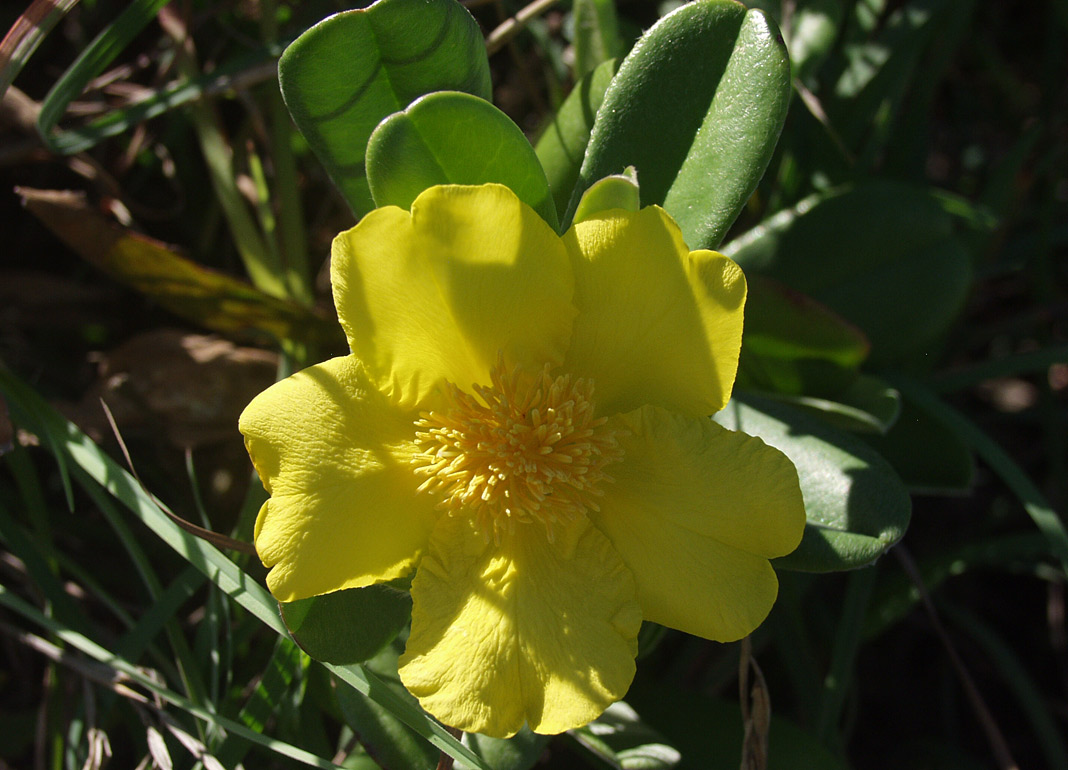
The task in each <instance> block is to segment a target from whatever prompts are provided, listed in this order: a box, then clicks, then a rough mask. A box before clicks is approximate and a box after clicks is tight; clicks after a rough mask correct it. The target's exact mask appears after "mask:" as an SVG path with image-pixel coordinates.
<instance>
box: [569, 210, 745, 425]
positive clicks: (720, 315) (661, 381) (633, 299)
mask: <svg viewBox="0 0 1068 770" xmlns="http://www.w3.org/2000/svg"><path fill="white" fill-rule="evenodd" d="M564 243H565V245H566V246H567V248H568V253H569V255H570V257H571V264H572V267H573V269H574V273H575V305H576V307H577V308H578V310H579V315H578V317H577V318H576V319H575V324H574V332H573V335H572V340H571V347H570V350H569V351H568V354H567V361H566V362H565V365H564V366H565V368H566V369H567V370H568V371H571V372H574V373H575V374H577V375H580V376H583V377H589V378H591V379H592V380H593V381H594V382H595V383H596V385H597V402H598V412H599V413H601V414H615V413H619V412H628V411H630V410H632V409H636V408H638V407H639V406H642V405H643V404H653V405H655V406H662V407H665V408H667V409H671V410H672V411H678V412H682V413H684V414H691V415H707V414H713V413H715V412H718V411H719V410H720V409H722V408H723V406H724V405H725V404H726V403H727V401H728V400H729V399H730V394H731V388H732V386H733V384H734V376H735V373H736V371H737V368H738V351H739V350H740V349H741V340H742V312H743V306H744V304H745V292H746V288H745V277H744V275H743V274H742V271H741V269H740V268H739V267H738V266H737V265H736V264H734V262H732V261H731V260H730V259H728V258H727V257H724V256H723V255H722V254H717V253H715V252H712V251H695V252H690V251H689V249H688V248H687V247H686V244H685V243H684V242H683V240H682V233H681V232H680V231H679V228H678V225H676V224H675V222H674V221H673V220H672V219H671V217H669V216H668V215H667V212H665V211H664V210H663V209H660V208H658V207H656V206H649V207H647V208H644V209H642V210H641V211H637V212H628V211H623V210H620V209H613V210H610V211H606V212H601V213H600V214H598V215H596V216H594V217H591V218H590V219H587V220H585V221H583V222H579V223H577V224H576V225H574V226H572V228H571V229H570V230H568V232H567V233H566V234H565V236H564Z"/></svg>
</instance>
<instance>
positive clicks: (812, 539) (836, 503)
mask: <svg viewBox="0 0 1068 770" xmlns="http://www.w3.org/2000/svg"><path fill="white" fill-rule="evenodd" d="M714 419H715V420H716V422H718V423H720V424H721V425H723V426H724V427H726V428H730V429H731V430H739V431H742V432H743V433H748V434H749V435H751V436H758V437H759V438H761V439H763V440H764V442H765V443H767V444H769V445H770V446H773V447H775V448H777V449H779V450H780V451H782V452H783V453H784V454H785V455H786V456H787V457H789V458H790V460H791V461H792V462H793V463H794V466H795V467H796V468H797V475H798V478H799V479H800V481H801V494H802V495H803V497H804V500H805V512H806V513H807V515H808V523H807V524H806V526H805V534H804V537H803V538H802V540H801V545H800V546H799V547H798V549H797V550H796V551H794V552H793V553H792V554H790V555H789V556H786V557H783V558H781V559H776V560H775V562H774V564H775V566H776V567H777V568H780V569H797V570H802V571H805V572H830V571H834V570H843V569H853V568H855V567H861V566H864V565H865V564H870V563H871V562H873V561H875V560H876V559H877V558H879V556H881V555H882V554H883V553H885V552H886V550H887V549H888V548H890V546H892V545H893V544H894V543H896V542H897V541H898V540H899V539H901V536H902V535H904V534H905V529H906V528H907V527H908V523H909V517H910V515H911V512H912V502H911V500H910V499H909V496H908V493H907V492H906V490H905V487H904V486H903V485H902V483H901V480H900V479H899V478H898V477H897V474H895V473H894V471H893V469H892V468H891V467H890V466H889V465H888V464H887V462H886V461H885V460H884V459H883V458H882V457H880V456H879V455H878V453H876V452H875V451H874V450H873V449H872V448H871V447H869V446H868V445H866V444H865V443H863V442H862V441H861V440H860V439H858V438H855V437H853V436H851V435H849V434H848V433H844V432H842V431H839V430H836V429H835V428H833V427H831V426H829V425H827V424H826V423H825V422H823V421H822V420H819V419H816V418H815V417H811V416H809V415H807V414H804V413H803V412H801V411H799V410H797V409H794V408H791V407H790V406H788V405H786V404H780V403H775V402H772V401H768V400H766V399H760V398H756V397H753V396H749V395H744V396H742V395H735V397H734V398H732V399H731V401H730V403H729V404H727V408H726V409H724V410H723V411H722V412H719V413H718V414H717V415H716V416H715V418H714Z"/></svg>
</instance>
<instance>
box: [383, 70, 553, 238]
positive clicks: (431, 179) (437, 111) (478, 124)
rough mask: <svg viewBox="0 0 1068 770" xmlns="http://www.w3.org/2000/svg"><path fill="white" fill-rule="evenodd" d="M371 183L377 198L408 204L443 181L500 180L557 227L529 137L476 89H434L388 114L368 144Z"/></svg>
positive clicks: (459, 182)
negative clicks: (475, 93) (469, 91)
mask: <svg viewBox="0 0 1068 770" xmlns="http://www.w3.org/2000/svg"><path fill="white" fill-rule="evenodd" d="M367 182H368V184H369V185H370V188H371V195H372V197H373V198H374V201H375V204H376V205H378V206H387V205H394V206H400V207H401V208H405V209H407V208H411V205H412V201H414V200H415V199H416V197H417V196H418V195H419V193H421V192H422V191H423V190H425V189H427V188H428V187H432V186H433V185H436V184H484V183H486V182H498V183H500V184H503V185H505V186H507V187H510V188H511V189H512V191H513V192H514V193H515V194H516V195H518V196H519V199H520V200H522V201H523V202H524V203H526V204H527V205H529V206H530V207H531V208H533V209H534V210H535V211H537V212H538V213H539V214H541V216H542V218H543V219H544V220H545V221H546V222H548V223H549V224H550V225H551V226H552V227H553V228H555V227H556V226H557V218H556V207H555V206H554V204H553V200H552V197H551V196H550V194H549V183H548V182H547V181H546V179H545V172H544V171H543V170H542V168H541V164H540V163H538V158H537V156H536V155H535V154H534V149H533V148H532V147H531V146H530V143H529V142H528V141H527V138H526V137H525V136H523V132H522V131H520V130H519V127H518V126H517V125H516V124H515V123H513V122H512V120H511V119H510V118H509V117H508V116H507V115H505V114H504V113H503V112H501V111H500V110H498V109H497V108H496V107H494V106H493V105H492V104H490V103H489V102H487V101H485V100H484V99H479V98H478V97H476V96H471V95H470V94H465V93H460V92H456V91H446V92H442V93H436V94H430V95H428V96H424V97H422V98H420V99H417V100H416V101H414V102H412V104H411V105H409V106H408V108H407V109H405V110H404V111H403V112H395V113H394V114H392V115H390V116H389V117H388V118H386V119H385V120H383V121H382V122H381V123H380V124H379V125H378V128H376V129H375V130H374V133H372V134H371V138H370V141H368V143H367Z"/></svg>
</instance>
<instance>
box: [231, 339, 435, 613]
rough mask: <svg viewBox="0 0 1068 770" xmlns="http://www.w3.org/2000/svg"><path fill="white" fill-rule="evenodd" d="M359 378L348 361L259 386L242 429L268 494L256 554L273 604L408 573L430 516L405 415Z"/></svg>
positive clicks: (356, 366)
mask: <svg viewBox="0 0 1068 770" xmlns="http://www.w3.org/2000/svg"><path fill="white" fill-rule="evenodd" d="M415 419H416V415H415V414H413V413H411V412H406V411H404V410H401V409H398V408H397V407H396V406H395V405H393V404H392V403H390V402H389V400H388V399H387V398H386V397H385V396H384V395H383V394H382V393H381V392H379V390H378V389H377V388H376V387H375V386H374V385H373V384H372V383H371V382H369V381H368V379H367V376H366V374H365V373H364V372H363V371H362V368H361V366H360V363H359V362H358V361H357V360H356V358H355V357H354V356H347V357H344V358H334V359H331V360H329V361H326V362H325V363H322V364H318V365H316V366H312V367H309V368H307V369H305V370H303V371H301V372H298V373H297V374H294V375H293V376H291V377H288V378H287V379H285V380H282V381H281V382H279V383H276V384H275V385H273V386H272V387H270V388H268V389H267V390H265V391H264V392H263V393H261V394H260V395H258V396H257V397H256V398H255V399H254V400H253V401H252V403H250V404H249V405H248V406H247V407H246V408H245V411H244V412H243V413H242V415H241V419H240V423H239V425H240V429H241V432H242V433H243V434H244V435H245V444H246V446H247V448H248V451H249V454H250V455H251V457H252V461H253V464H254V465H255V466H256V471H257V472H258V473H259V475H260V478H261V479H262V481H263V485H264V487H265V488H266V489H267V490H268V492H270V493H271V499H270V500H268V501H267V502H266V503H265V504H264V505H263V508H262V509H261V510H260V514H259V517H258V518H257V520H256V533H255V539H256V550H257V551H258V553H259V555H260V559H261V560H262V561H263V563H264V565H266V566H268V567H270V568H271V571H270V573H269V574H268V576H267V585H268V586H269V587H270V589H271V593H273V594H274V595H275V597H276V598H278V599H279V600H280V601H284V602H287V601H293V600H295V599H301V598H305V597H308V596H315V595H318V594H323V593H329V592H331V591H339V590H341V589H343V588H356V587H360V586H366V585H370V584H372V583H377V582H381V581H385V580H391V579H393V578H396V577H400V576H402V575H405V574H407V573H409V572H410V571H411V569H412V568H413V566H414V565H415V561H416V559H417V558H418V556H419V555H420V553H421V552H422V550H423V549H424V547H425V546H426V543H427V540H428V538H429V535H430V531H431V529H432V528H433V526H434V522H435V521H436V519H437V517H438V514H437V512H436V511H435V510H434V501H433V500H431V499H429V498H427V497H426V496H425V495H417V494H416V487H417V486H418V484H419V481H418V479H416V477H415V475H414V474H413V473H412V470H411V462H410V458H411V456H412V443H411V442H412V440H413V438H414V429H413V421H414V420H415Z"/></svg>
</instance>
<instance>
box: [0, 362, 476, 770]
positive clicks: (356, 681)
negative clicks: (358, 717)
mask: <svg viewBox="0 0 1068 770" xmlns="http://www.w3.org/2000/svg"><path fill="white" fill-rule="evenodd" d="M0 392H2V393H3V395H4V397H5V398H6V399H7V402H8V406H9V408H10V410H11V416H12V419H13V421H14V422H15V423H16V424H18V425H21V426H22V427H24V428H25V429H27V430H30V431H33V432H37V433H38V434H41V433H45V432H48V433H49V434H50V435H53V436H55V437H58V438H59V439H60V441H59V442H58V443H56V444H55V445H54V446H55V449H56V450H57V452H61V453H62V454H64V455H65V456H66V457H67V458H68V459H69V460H70V461H71V462H72V463H73V465H74V466H75V468H76V469H78V470H79V471H80V472H82V473H84V474H86V475H87V476H89V477H90V478H91V479H93V480H94V481H95V482H96V483H97V484H99V485H100V486H101V487H103V488H104V489H106V490H107V491H108V492H109V493H110V494H111V495H112V496H114V497H115V498H117V499H118V500H119V501H120V502H122V503H123V505H125V506H127V507H128V508H129V509H130V510H131V511H132V512H133V513H134V514H135V515H136V516H137V517H138V518H139V519H141V521H142V522H144V523H145V524H146V525H147V526H148V527H149V528H150V529H152V531H153V532H155V533H156V534H157V535H158V536H159V537H160V538H161V539H162V540H163V541H164V542H165V543H167V545H169V546H170V547H171V548H173V549H174V550H175V551H177V552H178V553H179V554H180V555H181V556H182V557H183V558H184V559H185V560H186V561H188V562H189V563H190V564H192V565H193V566H194V567H196V568H197V569H199V570H200V571H201V572H203V573H204V574H205V575H207V576H208V578H209V579H210V580H211V581H212V582H214V583H215V584H216V585H217V586H219V588H221V589H222V590H223V591H225V592H226V593H227V594H228V595H229V596H230V597H231V598H232V599H233V600H234V601H236V602H237V603H238V604H240V605H241V606H242V607H244V608H245V609H246V610H248V611H249V612H250V613H251V614H252V615H254V616H255V617H257V618H259V620H261V621H262V622H263V623H264V625H267V626H269V627H270V628H271V629H273V630H274V631H275V633H277V634H279V635H280V636H284V637H286V638H288V637H289V632H288V631H287V630H286V627H285V624H284V623H283V622H282V618H281V615H280V614H279V612H278V604H277V603H276V602H275V601H274V599H273V598H272V597H271V595H270V594H269V593H268V592H267V589H266V588H264V587H263V586H262V585H260V584H259V583H258V582H257V581H256V580H254V579H253V578H252V577H251V576H249V575H248V574H246V573H245V572H244V571H243V570H242V569H241V568H240V567H238V566H237V565H236V564H235V563H234V562H232V561H231V560H230V559H229V558H227V557H226V555H225V554H223V552H222V551H220V550H219V549H217V548H216V547H215V546H213V545H211V544H209V543H206V542H204V541H203V540H200V539H199V538H197V537H194V536H193V535H191V534H189V533H188V532H186V531H185V530H183V529H182V528H181V527H179V526H178V525H177V524H175V523H174V522H173V521H172V520H171V519H170V518H169V517H168V516H167V515H166V513H164V511H163V509H162V507H161V504H160V503H159V502H158V501H157V500H156V499H155V498H153V497H152V496H151V495H149V494H148V492H146V491H145V490H144V489H143V488H142V487H141V486H140V484H138V482H137V480H136V479H135V478H134V477H133V476H131V475H130V474H129V473H128V472H127V471H125V470H124V469H123V468H122V467H120V466H119V465H118V463H116V462H115V461H114V460H112V459H111V458H110V457H108V456H107V454H105V453H104V451H103V450H101V449H100V447H98V446H97V445H96V444H95V443H94V442H93V441H92V440H91V439H90V438H89V437H87V436H86V435H85V434H84V433H82V432H81V430H79V429H78V428H77V427H76V426H75V425H74V424H73V423H70V422H68V421H67V420H66V419H65V418H64V417H63V416H62V415H60V414H59V413H58V412H56V411H55V410H54V409H53V408H52V407H51V406H49V405H48V404H47V403H45V402H44V400H43V399H41V397H40V396H38V395H37V394H36V393H34V392H33V390H32V389H30V388H29V387H28V386H27V385H26V384H25V383H23V382H21V381H20V380H18V379H17V378H16V377H15V376H14V375H13V374H11V373H10V372H8V371H5V370H3V369H0ZM78 475H79V477H80V473H79V474H78ZM88 489H89V488H88V487H87V490H88ZM90 491H91V490H90ZM323 665H325V666H326V668H327V669H328V670H330V671H331V672H333V673H334V674H335V675H336V676H337V677H338V679H340V680H341V681H343V682H345V683H347V684H349V685H350V686H352V687H354V688H355V689H356V690H357V691H359V692H360V693H362V694H364V695H366V696H367V697H369V698H371V699H372V700H374V701H375V702H377V703H379V704H380V705H381V706H382V707H383V708H385V709H387V710H389V711H390V712H391V713H392V714H394V715H395V716H396V717H397V718H398V719H400V720H401V721H402V722H404V723H405V724H407V725H408V726H409V727H411V728H412V729H413V730H414V731H415V732H416V733H417V734H419V735H421V736H422V737H424V738H426V739H427V740H428V741H430V743H432V744H433V745H434V746H437V747H438V748H439V749H441V750H442V751H445V752H446V753H448V754H449V755H451V756H453V757H455V758H456V759H462V760H463V761H464V762H466V763H467V764H468V765H470V766H471V767H473V768H477V769H478V770H488V768H487V766H486V764H485V763H484V762H483V761H482V760H480V759H479V758H478V757H477V756H476V755H475V754H474V753H473V752H472V751H471V750H470V749H468V748H467V747H466V746H464V745H462V744H461V743H460V742H459V741H457V740H456V739H455V738H454V737H453V736H452V735H450V734H449V732H448V731H447V730H446V729H445V728H444V727H442V726H441V725H440V724H439V723H438V722H436V721H434V720H433V719H431V718H430V717H429V716H427V714H426V713H425V712H423V711H422V710H421V709H418V708H416V707H414V706H412V705H411V704H409V703H405V702H404V701H403V700H401V698H400V697H399V696H397V695H396V694H395V693H393V692H392V691H391V690H390V689H389V688H388V687H387V686H386V685H385V684H383V683H382V682H381V681H380V680H379V679H378V677H376V676H375V675H374V674H372V673H371V672H370V671H367V670H366V669H364V668H363V667H362V666H346V667H340V666H331V665H328V664H323ZM197 709H198V711H197V712H192V711H191V712H190V713H193V714H194V715H199V714H200V713H205V714H207V713H210V712H208V711H207V710H206V709H201V708H200V707H197ZM220 724H221V723H220ZM242 730H246V731H247V728H244V727H242Z"/></svg>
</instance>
